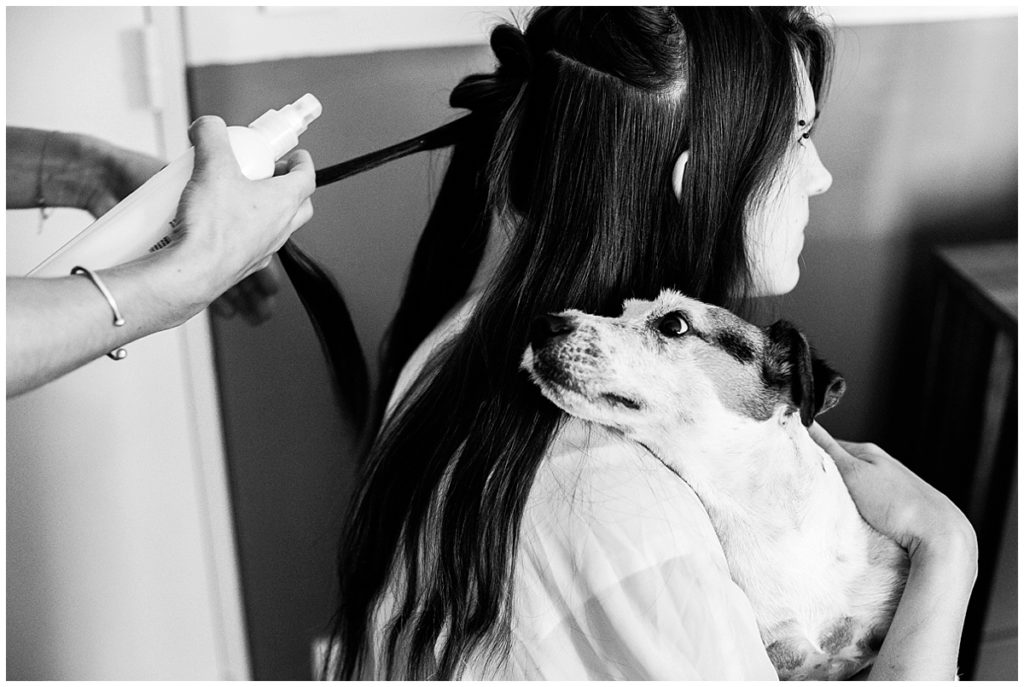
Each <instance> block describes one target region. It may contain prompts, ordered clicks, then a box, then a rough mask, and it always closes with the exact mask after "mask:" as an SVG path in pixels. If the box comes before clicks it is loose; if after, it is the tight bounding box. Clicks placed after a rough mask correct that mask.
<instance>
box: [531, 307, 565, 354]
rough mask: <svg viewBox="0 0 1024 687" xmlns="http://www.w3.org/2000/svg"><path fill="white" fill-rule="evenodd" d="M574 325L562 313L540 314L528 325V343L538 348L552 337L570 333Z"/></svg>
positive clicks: (555, 337)
mask: <svg viewBox="0 0 1024 687" xmlns="http://www.w3.org/2000/svg"><path fill="white" fill-rule="evenodd" d="M574 329H576V327H575V326H574V325H573V323H572V320H570V319H569V318H568V317H564V316H562V315H541V316H540V317H538V318H537V319H535V320H534V321H533V324H532V325H531V326H530V345H532V346H533V347H534V348H540V347H541V346H543V345H544V344H546V343H548V342H549V341H551V340H552V339H558V338H561V337H563V336H566V335H568V334H571V333H572V332H573V330H574Z"/></svg>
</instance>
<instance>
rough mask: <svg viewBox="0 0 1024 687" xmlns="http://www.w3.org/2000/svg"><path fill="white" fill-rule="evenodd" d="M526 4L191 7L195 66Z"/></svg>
mask: <svg viewBox="0 0 1024 687" xmlns="http://www.w3.org/2000/svg"><path fill="white" fill-rule="evenodd" d="M529 9H530V8H529V7H528V6H522V5H517V6H500V5H494V6H458V7H431V6H418V7H395V8H386V7H331V6H315V7H295V6H290V5H277V6H270V7H186V8H184V10H183V11H184V17H185V26H186V34H187V36H188V42H187V50H186V59H187V62H188V64H189V65H190V66H202V65H210V64H242V63H245V62H260V61H264V60H278V59H284V58H291V57H317V56H324V55H344V54H351V53H363V52H375V51H381V50H410V49H414V48H431V47H443V46H458V45H483V44H486V43H487V39H488V35H489V33H490V29H491V27H493V26H494V25H495V24H496V23H498V22H500V21H508V20H514V21H516V20H520V19H522V18H523V17H525V16H526V14H527V12H528V11H529ZM821 9H822V11H823V12H825V13H827V14H829V15H831V17H832V18H833V19H834V20H835V22H836V24H837V25H839V26H857V25H864V24H900V23H907V22H920V21H948V20H951V19H973V18H979V17H991V16H1008V15H1013V16H1015V15H1016V14H1017V8H1016V6H1014V5H1003V6H967V5H963V6H955V5H945V6H885V5H873V6H847V7H831V6H829V7H823V8H821Z"/></svg>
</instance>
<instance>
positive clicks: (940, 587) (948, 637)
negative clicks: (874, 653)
mask: <svg viewBox="0 0 1024 687" xmlns="http://www.w3.org/2000/svg"><path fill="white" fill-rule="evenodd" d="M974 546H975V545H974V544H973V543H972V541H962V540H953V541H950V542H943V543H942V544H941V545H932V546H931V547H929V546H927V545H925V544H922V545H921V547H920V548H919V549H918V550H917V551H916V552H915V554H914V556H913V558H912V559H911V567H910V576H909V578H908V579H907V586H906V589H905V590H904V592H903V597H902V599H901V600H900V604H899V607H898V608H897V610H896V615H895V617H894V618H893V621H892V625H891V626H890V628H889V633H888V634H887V635H886V638H885V641H884V642H883V644H882V648H881V651H879V654H878V658H877V659H876V661H875V665H874V667H873V668H872V669H871V672H870V674H869V676H868V679H870V680H952V679H953V678H954V676H955V675H956V670H957V665H956V662H957V654H958V651H959V648H960V633H961V631H962V630H963V624H964V615H965V614H966V612H967V602H968V600H969V598H970V594H971V589H972V588H973V586H974V580H975V577H976V575H977V550H976V548H974Z"/></svg>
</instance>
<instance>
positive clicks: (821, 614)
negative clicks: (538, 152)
mask: <svg viewBox="0 0 1024 687" xmlns="http://www.w3.org/2000/svg"><path fill="white" fill-rule="evenodd" d="M521 368H522V369H524V370H525V371H526V372H528V373H529V375H530V378H531V379H532V380H533V382H534V383H535V384H536V385H537V386H538V387H539V389H540V391H541V393H542V394H543V395H544V396H545V397H547V398H548V399H549V400H550V401H551V402H553V403H554V404H555V405H556V406H558V407H559V408H561V409H562V410H563V411H565V412H566V413H569V414H570V415H573V416H576V417H579V418H581V419H583V420H586V421H589V422H595V423H598V424H600V425H603V426H605V427H608V428H610V429H612V430H613V431H616V432H618V433H620V434H622V435H624V436H625V437H626V438H627V439H630V440H632V441H634V442H636V443H637V444H639V445H640V446H642V447H643V448H644V449H645V450H646V451H647V452H649V453H650V454H651V455H652V456H654V458H656V459H657V460H659V461H661V462H662V463H663V464H664V465H665V466H666V467H668V468H669V469H670V470H671V471H672V472H674V473H675V474H676V475H677V476H678V477H680V478H681V479H683V480H685V481H686V482H687V483H688V484H689V485H690V487H692V489H693V490H694V492H695V493H696V494H697V496H698V497H699V498H700V500H701V502H702V503H703V505H704V507H705V509H706V510H707V513H708V515H709V517H710V518H711V522H712V525H713V526H714V529H715V532H716V533H717V535H718V538H719V540H720V541H721V543H722V548H723V551H724V552H725V557H726V561H727V562H728V565H729V571H730V574H731V576H732V578H733V580H734V581H735V582H736V584H737V585H738V586H739V587H740V588H741V589H742V590H743V591H744V592H745V594H746V596H747V597H748V598H749V600H750V602H751V605H752V607H753V610H754V614H755V616H756V618H757V622H758V629H759V630H760V633H761V638H762V640H763V641H764V644H765V648H766V650H767V653H768V656H769V658H770V659H771V661H772V664H773V665H774V666H775V669H776V671H777V672H778V674H779V677H780V678H782V679H800V680H819V679H830V680H834V679H845V678H847V677H850V676H851V675H854V674H856V673H858V672H860V671H861V670H863V669H865V668H867V667H868V666H870V665H871V663H872V662H873V661H874V659H875V657H876V656H877V653H878V649H879V647H880V646H881V643H882V639H883V638H884V637H885V633H886V631H887V630H888V628H889V625H890V623H891V621H892V617H893V614H894V612H895V608H896V605H897V604H898V602H899V599H900V596H901V594H902V591H903V587H904V584H905V582H906V576H907V570H908V568H909V559H908V557H907V554H906V552H905V551H904V550H903V549H902V548H901V547H900V546H899V545H898V544H897V543H896V542H895V541H893V540H891V539H889V538H888V537H885V536H883V535H882V534H880V533H879V532H877V531H876V530H874V529H872V528H871V527H870V526H869V525H868V524H867V523H866V522H865V521H864V520H863V519H862V518H861V516H860V514H859V512H858V511H857V508H856V506H855V504H854V502H853V500H852V498H851V497H850V494H849V492H848V491H847V489H846V486H845V484H844V483H843V480H842V478H841V477H840V474H839V472H838V469H837V468H836V465H835V463H834V462H833V460H832V459H831V457H830V456H829V455H828V454H827V453H826V452H825V451H824V450H823V449H821V448H820V447H819V446H818V445H817V444H816V443H815V442H814V441H813V440H812V439H811V437H810V435H809V434H808V432H807V427H809V426H810V425H811V423H812V422H813V421H814V418H815V416H816V415H818V414H820V413H823V412H825V411H826V410H828V409H829V408H832V407H833V406H834V405H835V404H836V403H837V402H838V401H839V398H840V397H841V396H842V395H843V393H844V391H845V388H846V383H845V381H844V380H843V378H842V377H841V376H840V375H839V374H837V373H836V372H835V371H834V370H832V368H831V367H829V366H828V365H827V364H826V363H825V362H824V361H823V360H821V359H819V358H818V357H817V356H816V355H813V354H812V352H811V349H810V346H809V344H808V343H807V340H806V338H805V337H804V336H803V334H802V333H801V332H800V331H799V330H797V329H796V328H795V327H794V326H793V325H791V324H789V323H787V322H784V321H780V322H776V323H775V324H773V325H771V326H769V327H766V328H760V327H756V326H754V325H752V324H750V323H748V322H746V321H744V320H743V319H741V318H739V317H737V316H736V315H734V314H733V313H731V312H729V311H728V310H725V309H723V308H719V307H715V306H711V305H708V304H705V303H702V302H700V301H697V300H694V299H691V298H687V297H685V296H683V295H681V294H679V293H678V292H675V291H663V292H662V293H661V294H660V296H659V297H658V298H657V299H656V300H654V301H640V300H629V301H626V303H625V305H624V307H623V313H622V315H621V316H619V317H617V318H608V317H599V316H595V315H589V314H585V313H583V312H580V311H576V310H567V311H565V312H563V313H561V314H557V315H547V316H544V317H541V318H538V320H537V321H535V322H534V324H533V326H532V329H531V332H530V345H529V346H528V347H527V349H526V352H525V353H524V355H523V359H522V365H521Z"/></svg>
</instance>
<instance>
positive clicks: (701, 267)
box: [322, 7, 830, 679]
mask: <svg viewBox="0 0 1024 687" xmlns="http://www.w3.org/2000/svg"><path fill="white" fill-rule="evenodd" d="M491 45H492V48H493V50H494V53H495V55H496V57H497V59H498V66H497V68H496V70H495V71H494V72H493V73H491V74H478V75H473V76H470V77H467V78H466V79H464V80H463V81H462V82H461V83H460V84H459V85H458V86H457V87H456V88H455V89H454V91H453V92H452V95H451V101H450V102H451V104H452V106H453V107H457V108H465V109H468V110H469V112H470V114H468V115H466V116H464V117H463V118H462V119H460V120H457V121H456V122H453V123H452V124H449V125H447V128H444V127H442V129H439V130H437V132H443V134H438V133H437V132H432V133H433V134H434V136H433V137H432V138H431V136H430V135H428V136H426V137H420V138H419V139H412V140H411V141H408V142H405V143H403V144H399V146H396V147H394V150H397V149H401V150H402V151H405V152H411V151H413V150H423V149H430V148H435V147H443V146H447V145H454V148H453V151H452V155H451V159H450V162H449V166H448V170H447V172H446V175H445V178H444V181H443V183H442V186H441V189H440V191H439V195H438V198H437V200H436V202H435V205H434V208H433V210H432V212H431V215H430V218H429V220H428V222H427V226H426V229H425V231H424V233H423V236H422V238H421V240H420V243H419V245H418V247H417V250H416V254H415V258H414V261H413V265H412V268H411V271H410V275H409V278H408V282H407V285H406V290H405V294H404V296H403V298H402V302H401V305H400V307H399V310H398V313H397V315H396V317H395V320H394V322H393V323H392V325H391V327H390V330H389V334H388V338H387V341H386V344H385V346H384V349H383V359H382V364H381V371H382V374H381V388H380V389H379V390H378V393H377V402H376V403H375V404H374V405H375V408H374V409H373V410H372V411H371V412H370V413H369V414H368V416H369V420H368V423H367V431H368V434H369V435H370V436H373V437H375V440H374V442H373V444H372V445H371V446H370V447H369V451H368V454H367V459H366V461H365V463H364V466H363V472H362V475H361V482H360V483H359V485H358V488H357V492H356V494H355V496H354V498H353V500H352V502H351V504H350V510H349V515H348V517H347V519H346V521H347V523H348V524H347V526H346V530H345V532H344V534H343V537H342V540H341V546H340V552H339V581H340V607H339V610H338V615H337V624H336V629H335V634H334V639H335V645H334V648H335V651H332V652H330V656H329V660H330V659H334V660H333V661H332V665H333V666H334V668H333V669H332V670H331V672H332V673H333V674H334V676H336V677H342V678H352V677H359V676H365V675H367V674H368V673H372V674H373V675H374V676H384V677H404V678H441V679H450V678H453V677H458V676H459V674H460V669H461V666H462V662H463V660H464V659H466V658H467V657H469V656H470V655H475V652H478V651H483V652H492V653H491V655H493V656H496V657H498V658H499V659H500V657H501V655H502V650H503V649H504V647H505V644H504V642H505V641H507V621H508V613H509V608H510V601H511V585H510V584H509V582H510V579H511V573H512V569H513V565H514V562H515V551H516V544H517V540H518V536H519V523H520V521H521V516H522V511H523V507H524V505H525V503H526V500H527V497H528V495H529V492H530V488H531V485H532V482H533V477H534V474H535V472H536V470H537V468H538V466H539V465H540V462H541V460H542V458H543V456H544V453H545V450H546V448H547V446H548V443H549V441H550V440H551V437H552V435H553V433H554V432H555V431H556V430H557V428H558V425H559V422H560V419H561V417H560V412H559V411H558V410H557V409H556V408H555V407H554V406H552V405H551V404H550V403H548V402H546V401H545V400H544V399H543V398H542V397H541V396H540V395H539V394H538V393H537V392H536V391H535V390H534V388H533V386H532V385H531V384H530V383H529V382H528V380H527V379H526V378H525V377H524V376H523V374H522V373H521V372H520V371H519V370H518V366H519V361H520V358H521V356H522V353H523V350H524V349H525V347H526V344H527V332H528V330H529V325H530V323H531V322H532V320H533V319H534V318H536V317H537V316H538V315H541V314H543V313H546V312H550V311H556V310H564V309H566V308H578V309H581V310H585V311H588V312H594V313H600V314H617V313H618V312H619V309H620V307H621V304H622V302H623V300H624V299H626V298H653V297H654V296H655V295H656V294H657V293H658V291H659V290H660V289H662V288H663V287H674V288H676V289H679V290H681V291H682V292H684V293H686V294H688V295H690V296H693V297H696V298H699V299H702V300H704V301H707V302H710V303H714V304H718V305H725V306H734V305H736V304H737V302H739V301H740V300H742V298H743V296H744V295H745V293H746V292H747V289H748V286H749V283H750V274H749V269H748V264H747V256H746V252H745V241H744V216H745V213H746V211H747V209H748V207H750V205H751V204H752V203H754V202H755V201H756V200H757V198H758V195H759V194H762V193H763V192H764V191H765V189H766V188H767V186H768V184H769V182H770V180H771V178H772V175H773V174H775V173H776V172H777V170H778V169H779V167H780V164H781V161H782V160H783V159H784V158H785V155H786V151H787V150H788V149H789V147H790V146H791V145H792V143H793V141H794V137H795V131H796V128H795V124H796V123H795V117H796V111H797V99H798V93H799V91H798V77H797V70H796V65H795V62H794V59H793V54H794V50H796V51H797V52H798V53H799V55H800V56H801V58H802V59H803V61H804V62H805V64H806V65H807V67H808V70H809V73H810V75H811V82H812V86H813V88H814V90H815V94H816V96H820V93H821V91H822V90H823V87H824V82H825V79H826V75H827V73H828V68H829V60H830V47H829V46H830V42H829V37H828V33H827V32H826V31H824V30H823V29H822V28H821V27H820V25H819V24H818V23H817V22H816V21H815V20H814V19H813V18H812V17H810V16H809V15H808V14H806V13H805V12H803V11H801V10H797V9H792V8H684V7H678V8H647V7H628V8H598V7H592V8H571V7H557V8H540V9H537V10H536V11H535V12H534V14H533V15H532V17H531V19H530V21H529V23H528V25H527V28H526V30H525V32H521V31H520V30H519V29H517V28H515V27H513V26H509V25H502V26H499V27H497V28H496V29H495V30H494V32H493V33H492V36H491ZM427 139H430V140H427ZM394 150H392V153H384V154H381V155H379V156H378V157H377V158H374V159H373V160H370V161H369V162H368V163H367V164H368V165H369V164H374V163H375V162H374V160H378V159H384V158H389V157H393V155H394V154H395V153H394ZM684 150H689V151H690V161H689V164H688V166H687V172H686V174H685V175H684V177H683V187H682V193H681V196H680V198H678V199H677V197H676V195H675V193H674V190H673V188H672V185H671V172H672V167H673V164H674V163H675V161H676V159H677V158H678V157H679V155H680V154H681V153H682V152H683V151H684ZM358 167H359V165H356V166H355V167H353V166H352V165H350V166H349V167H348V168H347V169H346V170H345V172H344V173H351V172H352V171H358V169H357V168H358ZM331 175H332V173H331V172H330V170H324V174H323V179H322V180H323V181H327V180H328V178H329V177H331ZM493 217H500V218H502V219H503V220H504V221H505V223H507V224H509V225H511V229H510V245H509V248H508V250H507V253H506V254H505V256H504V258H503V259H502V261H501V263H500V265H499V266H498V269H497V273H496V274H495V276H494V277H493V279H491V281H490V283H489V284H488V285H487V287H486V288H485V289H484V290H483V293H482V294H481V296H480V300H479V302H478V304H477V305H476V307H475V309H474V311H473V312H472V314H471V316H470V317H469V319H468V322H467V323H466V325H465V329H464V330H463V332H462V333H461V334H460V335H459V336H457V337H456V338H455V339H454V340H452V341H451V342H450V344H448V345H446V346H444V347H443V348H442V349H441V350H440V351H439V352H438V353H437V354H436V355H435V356H434V357H433V358H432V360H431V362H430V364H429V366H428V370H427V371H426V372H425V373H424V374H421V376H420V378H419V379H418V380H417V381H416V382H415V383H414V385H413V386H412V388H411V391H409V392H408V393H407V394H406V395H405V397H404V398H403V399H402V400H401V401H400V402H399V403H398V405H397V406H396V408H395V409H394V411H393V413H392V414H391V416H390V417H389V418H388V419H387V420H386V421H382V417H383V413H382V408H383V406H384V403H385V402H386V400H387V398H388V396H389V394H390V392H391V390H392V388H393V387H394V384H395V382H396V379H397V376H398V372H399V370H401V368H402V366H403V365H404V364H405V362H406V361H407V360H408V358H409V356H410V355H411V353H412V351H413V350H414V349H415V347H416V346H417V345H418V344H419V343H420V342H421V341H422V340H423V338H424V337H425V336H426V334H427V333H428V332H430V331H431V329H433V328H434V327H435V326H436V325H437V324H438V322H439V321H440V320H441V318H442V317H443V316H444V314H445V313H446V312H448V311H449V310H450V309H451V308H452V307H453V306H454V305H455V304H456V303H457V302H458V301H459V299H460V298H462V297H463V296H464V295H465V293H466V289H467V287H468V286H469V284H470V282H471V280H472V278H473V275H474V273H475V272H476V270H477V268H478V266H479V263H480V260H481V255H482V253H483V248H484V245H485V244H486V242H487V238H488V232H489V231H495V230H497V229H494V228H492V224H493V223H492V218H493ZM326 350H328V353H329V354H330V353H331V351H330V347H329V346H328V347H326ZM344 364H345V363H344V362H339V363H338V364H337V365H336V367H340V366H341V365H344ZM382 424H383V426H382V427H381V425H382ZM378 429H380V431H379V433H378ZM389 580H390V581H392V582H394V583H395V584H394V585H393V586H392V587H391V590H392V591H393V592H394V593H396V594H397V597H396V598H395V599H394V608H393V613H392V615H391V616H390V617H387V618H383V620H385V621H387V622H386V630H385V635H384V636H383V637H374V636H373V635H372V624H373V621H374V617H373V616H374V613H375V610H376V609H377V608H378V604H379V603H380V602H381V600H382V597H383V593H384V591H385V589H388V588H389ZM439 638H442V639H441V641H440V642H439V641H438V640H439ZM371 645H372V646H371ZM435 649H436V650H437V654H436V655H435ZM336 652H340V653H336ZM339 658H340V660H338V659H339Z"/></svg>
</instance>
